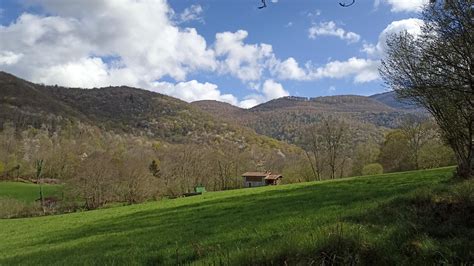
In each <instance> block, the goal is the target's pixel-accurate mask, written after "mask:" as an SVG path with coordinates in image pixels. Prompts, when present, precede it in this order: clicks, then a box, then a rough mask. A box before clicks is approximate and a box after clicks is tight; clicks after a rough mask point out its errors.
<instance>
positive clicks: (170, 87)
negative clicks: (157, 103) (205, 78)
mask: <svg viewBox="0 0 474 266" xmlns="http://www.w3.org/2000/svg"><path fill="white" fill-rule="evenodd" d="M153 90H154V91H156V92H159V93H164V94H168V95H173V96H175V97H178V98H180V99H182V100H185V101H187V102H192V101H198V100H216V101H221V102H226V103H230V104H233V105H238V101H237V98H236V97H234V96H233V95H231V94H222V93H221V92H220V91H219V90H218V89H217V85H216V84H213V83H209V82H206V83H200V82H198V81H196V80H191V81H187V82H180V83H177V84H173V83H170V82H154V83H153Z"/></svg>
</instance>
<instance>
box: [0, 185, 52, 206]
mask: <svg viewBox="0 0 474 266" xmlns="http://www.w3.org/2000/svg"><path fill="white" fill-rule="evenodd" d="M60 187H61V186H60V185H43V193H44V196H45V197H50V196H56V197H58V196H59V197H60V196H61V193H60ZM2 197H5V198H14V199H17V200H21V201H24V202H26V203H29V202H34V201H35V200H36V199H38V198H39V186H38V185H36V184H27V183H21V182H0V198H2Z"/></svg>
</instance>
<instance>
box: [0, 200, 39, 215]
mask: <svg viewBox="0 0 474 266" xmlns="http://www.w3.org/2000/svg"><path fill="white" fill-rule="evenodd" d="M40 213H41V208H40V206H39V204H27V203H25V202H23V201H20V200H17V199H12V198H0V218H1V219H4V218H19V217H28V216H36V215H39V214H40Z"/></svg>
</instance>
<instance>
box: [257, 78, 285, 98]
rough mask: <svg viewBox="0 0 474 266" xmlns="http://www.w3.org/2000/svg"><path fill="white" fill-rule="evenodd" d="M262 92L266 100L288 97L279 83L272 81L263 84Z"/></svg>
mask: <svg viewBox="0 0 474 266" xmlns="http://www.w3.org/2000/svg"><path fill="white" fill-rule="evenodd" d="M262 92H263V95H264V96H265V98H266V100H271V99H276V98H281V97H284V96H288V95H290V94H289V93H288V91H286V90H285V89H284V88H283V86H282V85H281V84H280V83H278V82H275V81H273V80H272V79H269V80H266V81H265V82H264V83H263V88H262Z"/></svg>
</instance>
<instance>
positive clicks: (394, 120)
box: [192, 94, 425, 143]
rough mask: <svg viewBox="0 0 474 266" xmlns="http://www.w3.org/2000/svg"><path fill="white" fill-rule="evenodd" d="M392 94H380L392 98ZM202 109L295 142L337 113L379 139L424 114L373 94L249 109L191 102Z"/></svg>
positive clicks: (280, 101)
mask: <svg viewBox="0 0 474 266" xmlns="http://www.w3.org/2000/svg"><path fill="white" fill-rule="evenodd" d="M390 95H391V94H389V95H385V96H384V97H381V99H382V100H387V101H388V100H389V99H391V100H392V102H389V103H390V104H393V102H394V101H396V100H395V99H394V98H393V95H392V98H390V97H389V96H390ZM192 104H193V105H194V106H196V107H198V108H200V109H201V110H203V111H205V112H208V113H210V114H211V115H213V116H215V117H220V118H222V119H225V120H227V121H233V122H237V123H239V124H240V125H242V126H246V127H250V128H252V129H254V130H255V131H256V132H257V133H259V134H262V135H266V136H269V137H272V138H276V139H278V140H284V141H287V142H290V143H298V142H299V140H300V139H301V137H302V135H304V133H305V132H306V131H307V128H308V127H310V126H312V125H314V124H317V123H319V122H320V121H321V119H322V118H323V117H325V116H336V117H339V118H341V119H345V120H346V121H348V122H350V123H351V124H352V127H353V128H355V129H356V130H357V131H359V132H360V133H359V134H358V135H361V136H372V137H375V139H380V138H381V137H382V136H383V130H384V129H386V128H395V127H398V126H399V125H400V123H401V121H402V120H403V118H404V117H405V116H406V115H409V114H410V115H411V114H416V115H423V116H424V115H425V114H424V113H423V112H420V110H419V109H407V108H398V107H397V106H396V105H393V106H389V105H387V104H386V103H384V102H382V101H379V100H377V99H374V98H372V97H365V96H357V95H339V96H327V97H316V98H304V97H294V96H289V97H283V98H279V99H275V100H271V101H269V102H266V103H263V104H260V105H258V106H255V107H253V108H250V109H241V108H238V107H234V106H230V105H229V104H226V103H220V102H216V101H213V102H210V101H200V102H194V103H192Z"/></svg>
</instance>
